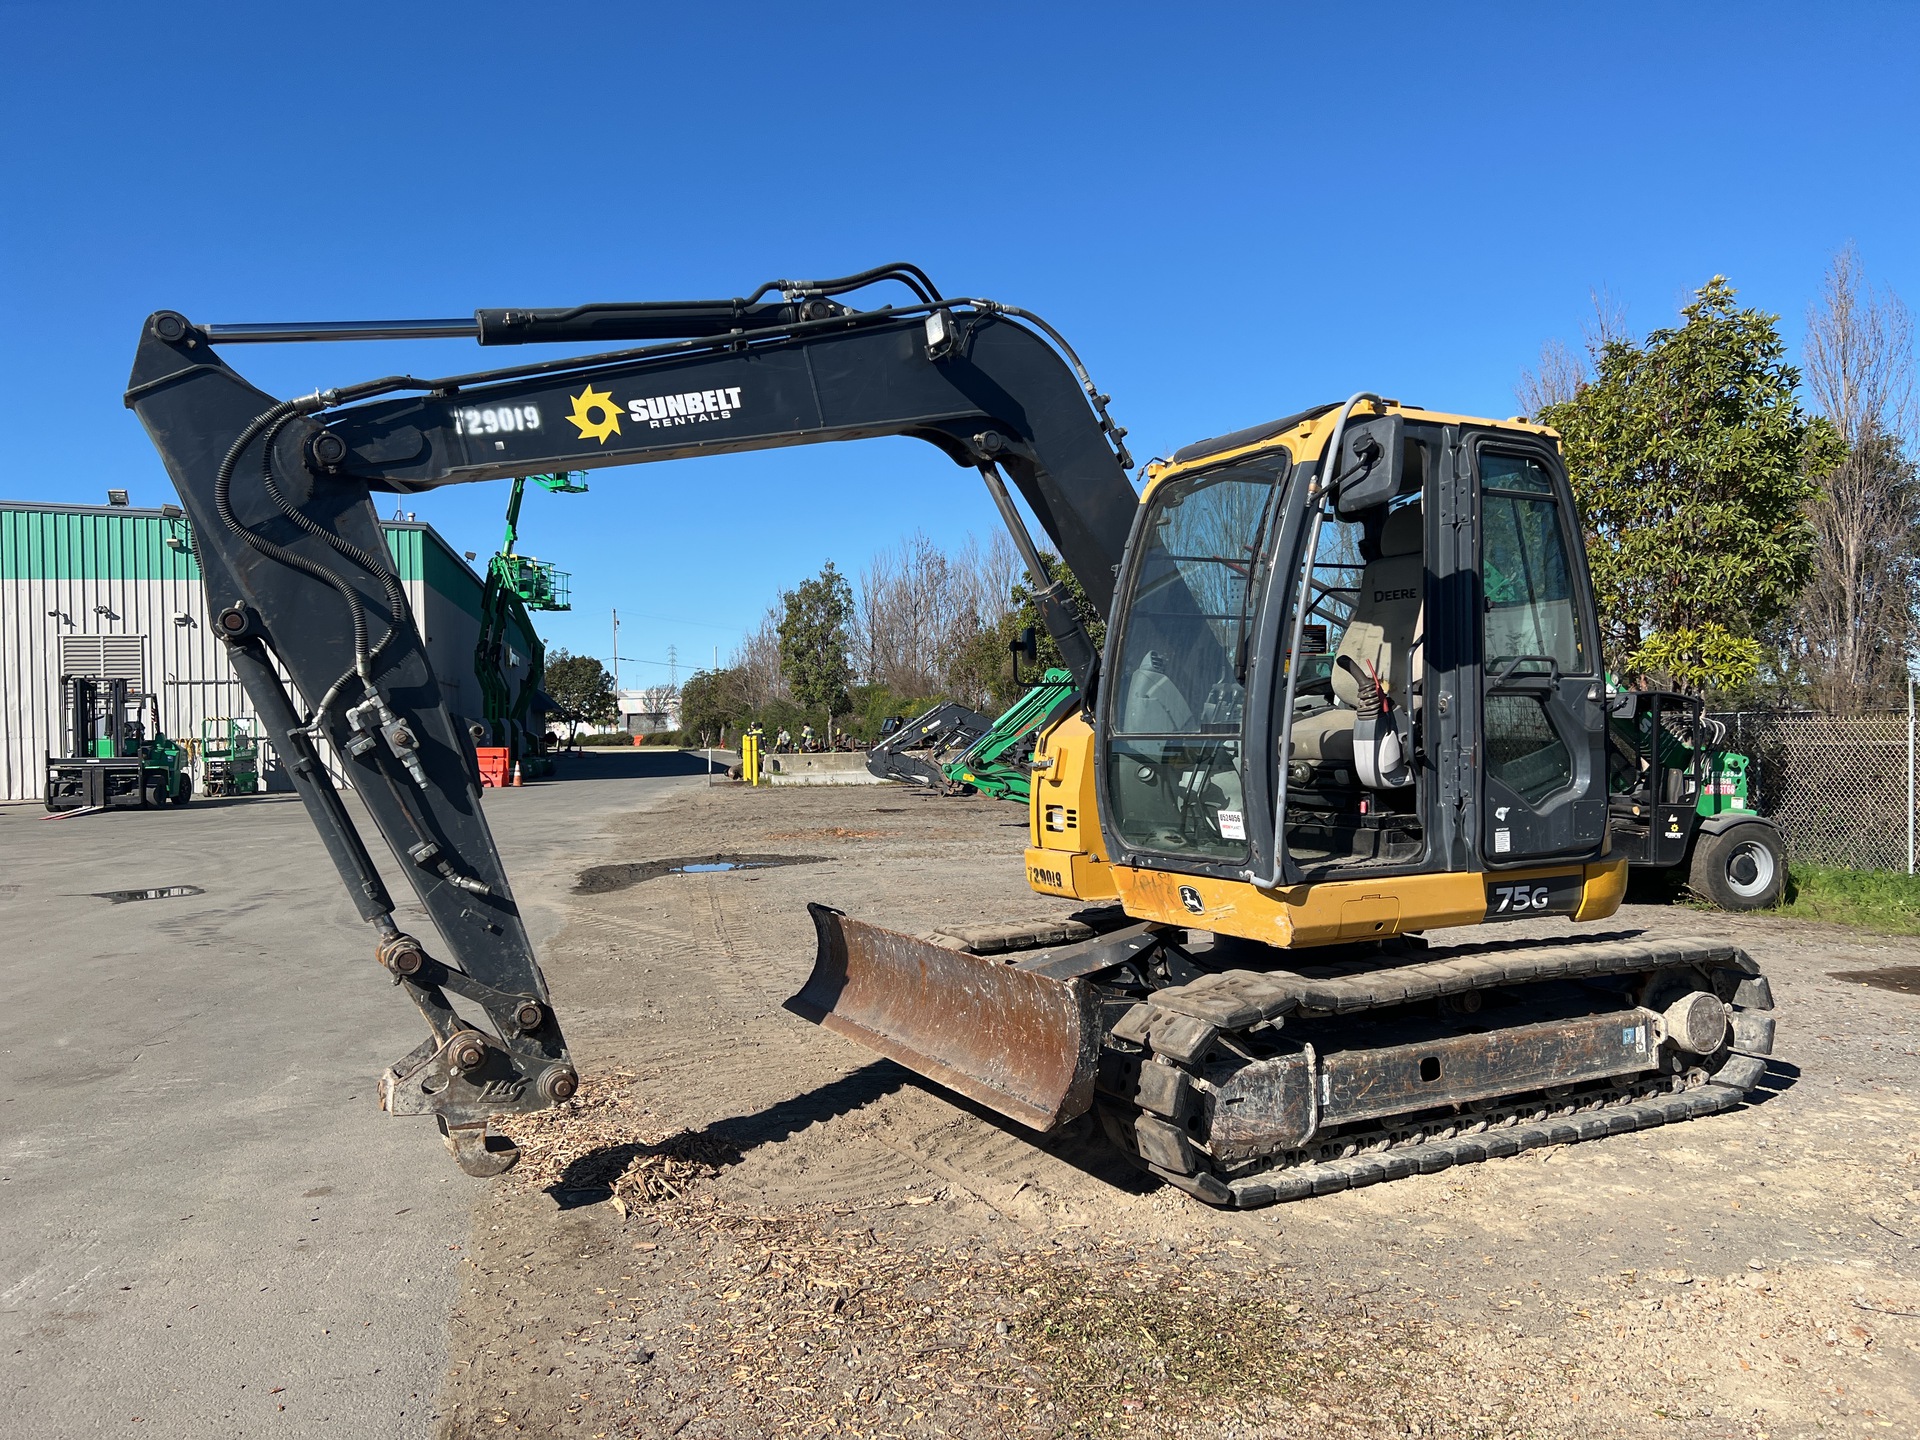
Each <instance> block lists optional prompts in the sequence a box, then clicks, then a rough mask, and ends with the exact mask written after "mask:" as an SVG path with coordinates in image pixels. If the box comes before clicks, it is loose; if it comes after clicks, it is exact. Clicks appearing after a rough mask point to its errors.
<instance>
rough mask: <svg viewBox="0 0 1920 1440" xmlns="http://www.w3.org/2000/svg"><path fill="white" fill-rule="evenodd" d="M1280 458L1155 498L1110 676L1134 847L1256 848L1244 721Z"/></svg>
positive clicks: (1120, 792) (1122, 826) (1121, 796)
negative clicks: (1249, 828)
mask: <svg viewBox="0 0 1920 1440" xmlns="http://www.w3.org/2000/svg"><path fill="white" fill-rule="evenodd" d="M1277 505H1278V485H1277V476H1276V471H1275V468H1274V467H1273V466H1272V465H1271V464H1261V465H1248V466H1235V467H1230V468H1227V469H1224V470H1216V471H1211V472H1208V473H1206V474H1204V475H1196V476H1192V477H1189V478H1184V479H1180V480H1174V481H1170V482H1168V483H1167V484H1166V485H1163V486H1162V487H1161V488H1160V489H1159V490H1158V491H1156V492H1155V493H1154V496H1153V498H1152V499H1151V500H1150V501H1149V502H1148V513H1147V516H1146V518H1145V520H1144V522H1143V524H1142V528H1141V531H1140V534H1141V536H1142V540H1141V542H1140V548H1139V551H1138V555H1137V558H1136V561H1135V564H1134V568H1133V576H1132V589H1131V593H1130V595H1129V596H1128V599H1127V602H1126V605H1125V607H1124V609H1123V611H1122V613H1124V614H1125V616H1126V624H1125V629H1124V631H1123V632H1122V634H1121V637H1120V646H1119V654H1118V658H1117V661H1116V665H1115V668H1114V670H1113V672H1112V674H1111V675H1110V677H1109V680H1108V685H1109V690H1108V694H1109V697H1110V699H1109V702H1108V703H1109V706H1110V709H1109V721H1108V725H1109V731H1108V733H1109V744H1108V749H1107V764H1108V776H1107V779H1108V794H1109V798H1110V800H1111V802H1112V807H1113V811H1114V819H1115V821H1116V822H1117V824H1118V828H1119V830H1120V833H1121V835H1122V836H1123V837H1124V838H1125V840H1126V841H1127V843H1128V844H1130V845H1134V846H1138V847H1140V848H1141V849H1149V850H1161V851H1172V852H1175V853H1181V852H1185V853H1197V854H1202V855H1206V856H1210V857H1216V858H1220V859H1237V858H1240V857H1242V856H1244V855H1245V854H1246V853H1247V841H1246V816H1245V804H1244V784H1243V777H1244V770H1243V766H1242V747H1241V741H1240V725H1241V718H1242V712H1243V710H1244V708H1245V684H1246V673H1245V671H1246V664H1247V647H1248V645H1249V643H1250V640H1249V637H1250V634H1251V629H1252V626H1253V622H1254V615H1253V613H1252V610H1253V607H1254V606H1256V605H1257V604H1258V600H1259V589H1260V574H1261V570H1262V564H1263V559H1262V557H1263V555H1264V553H1265V550H1266V535H1267V529H1268V527H1269V525H1270V524H1271V522H1272V517H1273V514H1274V511H1275V509H1276V507H1277Z"/></svg>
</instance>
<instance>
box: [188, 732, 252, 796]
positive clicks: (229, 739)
mask: <svg viewBox="0 0 1920 1440" xmlns="http://www.w3.org/2000/svg"><path fill="white" fill-rule="evenodd" d="M199 760H200V790H201V793H203V794H206V795H251V794H253V793H254V792H255V791H257V790H258V789H259V788H260V741H259V738H258V737H257V736H256V735H255V734H254V733H253V721H252V720H251V719H248V718H246V717H241V718H239V719H235V718H234V717H232V716H229V715H209V716H208V717H207V718H206V719H204V720H202V721H201V722H200V755H199Z"/></svg>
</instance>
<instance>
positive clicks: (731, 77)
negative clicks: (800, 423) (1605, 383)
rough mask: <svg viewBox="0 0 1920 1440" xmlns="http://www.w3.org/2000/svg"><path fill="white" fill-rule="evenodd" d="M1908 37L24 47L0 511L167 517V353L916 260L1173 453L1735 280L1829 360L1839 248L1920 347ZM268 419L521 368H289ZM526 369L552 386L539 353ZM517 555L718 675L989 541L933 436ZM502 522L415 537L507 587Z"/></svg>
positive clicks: (657, 664) (721, 12) (436, 504)
mask: <svg viewBox="0 0 1920 1440" xmlns="http://www.w3.org/2000/svg"><path fill="white" fill-rule="evenodd" d="M1916 42H1920V7H1916V6H1911V5H1900V6H1894V5H1883V6H1874V5H1845V6H1840V5H1835V6H1824V7H1813V6H1805V5H1802V6H1797V7H1788V6H1771V5H1754V4H1746V5H1737V6H1735V5H1726V6H1713V5H1675V4H1672V3H1667V4H1662V5H1657V6H1636V5H1626V4H1615V5H1604V6H1602V5H1593V6H1543V5H1537V4H1535V5H1528V6H1512V7H1500V6H1444V7H1443V6H1431V5H1424V6H1409V7H1404V8H1402V7H1395V6H1392V5H1372V6H1367V7H1364V8H1361V7H1346V6H1315V7H1311V8H1308V7H1292V6H1284V5H1265V6H1246V7H1237V6H1209V7H1202V6H1180V7H1175V6H1152V7H1148V6H1130V5H1124V4H1117V5H1116V4H1107V5H1097V6H1096V5H1034V4H1027V5H1006V6H1001V5H981V4H973V5H967V6H935V5H928V6H899V5H888V6H879V5H876V6H849V5H825V6H813V7H791V6H763V5H755V4H750V3H735V4H729V5H725V6H704V5H701V6H696V5H675V6H638V5H619V4H609V5H598V6H585V5H569V6H565V7H561V6H545V5H527V6H520V7H509V6H502V5H486V4H467V5H459V6H455V5H392V4H389V5H385V6H368V5H356V4H351V3H348V4H339V5H333V6H328V7H323V8H321V9H318V10H316V9H313V8H312V7H305V6H274V5H249V6H239V5H233V6H213V5H172V6H134V5H115V4H107V5H95V6H87V7H80V6H66V5H55V4H45V5H25V6H21V5H6V4H0V46H4V52H5V54H6V55H7V57H8V64H7V82H6V85H5V86H4V87H0V127H3V128H0V136H3V137H4V146H0V195H4V196H5V203H4V205H0V304H3V305H4V313H5V316H6V318H7V321H8V334H9V338H10V343H8V344H6V345H5V346H4V347H3V348H0V382H3V383H4V390H5V394H6V395H7V402H6V406H5V413H6V414H7V416H8V424H7V436H8V440H7V443H6V445H5V447H4V449H0V494H3V495H5V496H7V497H9V498H26V499H40V500H73V501H84V502H89V503H97V502H99V501H100V500H102V499H104V496H105V491H106V489H107V487H108V486H109V485H113V486H125V487H127V488H128V489H130V490H131V491H132V492H133V497H134V500H135V502H136V503H145V504H158V503H160V502H161V501H162V500H164V499H167V498H169V487H168V483H167V480H166V477H165V475H164V472H163V471H162V470H161V468H160V465H159V462H158V460H157V458H156V457H155V456H154V454H153V452H152V450H151V449H150V447H149V446H148V444H147V442H146V439H145V437H144V435H143V434H142V433H141V431H140V428H139V426H138V424H137V423H136V422H135V421H134V419H133V418H132V416H131V415H130V414H129V413H128V412H127V411H125V410H124V409H123V408H122V407H121V403H120V392H121V389H122V388H123V386H124V384H125V380H126V374H127V368H128V364H129V362H130V360H131V358H132V353H133V347H134V341H135V338H136V335H137V331H138V327H139V324H140V322H141V320H142V319H143V318H144V317H145V316H146V315H147V314H148V313H149V312H150V311H152V310H155V309H158V308H161V307H168V308H174V309H179V310H182V311H184V312H185V313H186V314H188V315H189V316H191V317H193V318H194V319H196V320H201V321H240V320H292V319H327V318H334V319H359V318H369V317H407V316H437V315H443V314H463V313H467V312H470V311H471V310H473V309H474V308H475V307H476V306H482V305H485V306H505V305H564V304H573V303H578V302H582V301H587V300H608V299H612V300H623V299H633V300H640V299H670V298H686V297H704V296H711V295H733V294H744V293H747V292H748V291H750V290H752V289H753V288H754V287H755V286H757V285H758V284H760V283H761V282H762V281H764V280H768V279H772V278H774V277H778V276H787V277H791V276H817V275H832V274H843V273H846V272H848V271H851V270H856V269H860V268H864V267H866V266H869V265H873V264H877V263H880V262H883V261H890V260H912V261H914V262H916V263H918V264H920V265H921V266H923V267H924V268H926V269H927V270H928V271H929V272H930V273H931V274H932V275H933V277H934V278H935V280H936V281H937V282H938V283H939V284H940V285H941V286H942V287H943V288H944V289H945V290H947V291H948V292H949V293H963V294H984V295H990V296H993V297H996V298H999V299H1003V300H1006V301H1008V302H1011V303H1014V304H1018V305H1021V306H1024V307H1026V308H1028V309H1032V310H1034V311H1037V312H1038V313H1040V314H1042V315H1044V316H1046V317H1047V318H1048V319H1049V320H1050V321H1052V322H1053V323H1054V324H1055V325H1056V326H1058V327H1059V328H1060V329H1061V330H1063V331H1064V332H1065V333H1066V334H1067V335H1068V337H1069V338H1070V339H1071V340H1072V341H1073V342H1074V344H1075V346H1076V347H1077V348H1078V349H1079V351H1080V353H1081V354H1082V356H1083V357H1084V358H1085V359H1086V361H1087V363H1088V365H1089V366H1090V367H1091V369H1092V370H1093V373H1094V375H1095V378H1096V379H1097V380H1098V382H1099V383H1100V385H1101V386H1102V387H1103V388H1104V389H1106V390H1108V391H1110V392H1111V393H1112V395H1113V397H1114V405H1113V408H1114V412H1115V414H1116V417H1117V418H1118V419H1119V421H1120V423H1121V424H1123V425H1126V426H1128V427H1129V428H1130V430H1131V432H1132V434H1131V438H1130V442H1129V443H1130V444H1132V445H1133V447H1134V449H1135V453H1136V455H1137V456H1139V457H1140V458H1145V457H1147V456H1149V455H1153V454H1165V453H1168V452H1170V451H1171V450H1173V449H1174V448H1176V447H1178V446H1179V445H1181V444H1184V443H1185V442H1187V441H1189V440H1192V439H1195V438H1198V437H1201V436H1205V435H1211V434H1216V433H1219V432H1221V431H1224V430H1229V429H1234V428H1238V427H1240V426H1243V425H1247V424H1251V423H1254V422H1256V421H1258V420H1261V419H1265V418H1269V417H1272V416H1275V415H1279V414H1283V413H1286V412H1288V411H1291V410H1294V409H1298V408H1300V407H1301V406H1303V405H1306V404H1310V403H1313V402H1316V401H1320V400H1325V399H1329V398H1337V397H1339V396H1343V395H1345V394H1347V393H1349V392H1351V391H1353V390H1356V389H1360V388H1368V389H1375V390H1378V391H1380V392H1382V393H1385V394H1390V395H1397V396H1399V397H1401V398H1403V399H1406V400H1409V401H1416V402H1419V403H1422V404H1427V405H1432V406H1436V407H1440V408H1447V409H1454V410H1463V411H1468V412H1481V413H1491V414H1498V415H1505V414H1510V413H1512V411H1513V409H1514V400H1513V393H1512V392H1513V385H1514V381H1515V379H1516V376H1517V374H1518V372H1519V370H1520V369H1521V367H1522V366H1524V365H1527V364H1529V363H1530V362H1531V361H1532V360H1533V358H1534V357H1535V356H1536V355H1537V353H1538V351H1539V348H1540V345H1541V342H1542V341H1543V340H1545V339H1546V338H1548V337H1551V336H1559V337H1563V338H1565V339H1567V340H1570V341H1576V342H1577V340H1578V336H1579V328H1580V324H1581V322H1582V320H1583V319H1584V318H1585V317H1586V315H1587V314H1588V310H1589V306H1588V295H1589V292H1590V291H1591V290H1592V289H1594V288H1596V287H1605V288H1606V289H1607V290H1608V291H1609V292H1610V293H1611V295H1612V296H1613V297H1614V298H1615V300H1616V301H1617V302H1618V303H1619V304H1620V305H1621V306H1622V307H1624V309H1625V312H1626V318H1627V322H1628V324H1629V326H1630V327H1631V328H1633V329H1634V330H1635V331H1636V332H1643V331H1645V330H1646V329H1648V328H1650V327H1652V326H1656V325H1660V324H1664V323H1667V322H1668V321H1669V320H1670V319H1671V318H1672V316H1673V314H1674V312H1675V309H1676V308H1677V306H1678V305H1679V304H1681V303H1683V302H1684V300H1685V298H1686V296H1687V294H1688V292H1689V291H1690V290H1691V289H1693V288H1694V287H1695V286H1697V285H1699V284H1700V283H1702V282H1703V281H1704V280H1706V279H1707V278H1708V277H1709V276H1711V275H1713V274H1715V273H1716V272H1718V273H1725V274H1727V275H1728V276H1730V277H1731V278H1732V279H1733V281H1734V283H1735V284H1736V285H1737V286H1738V287H1739V288H1740V290H1741V292H1742V294H1743V295H1744V296H1745V298H1746V299H1747V300H1748V301H1749V302H1750V303H1754V304H1758V305H1761V306H1763V307H1765V308H1767V309H1769V310H1773V311H1777V312H1779V313H1781V314H1782V316H1783V328H1784V331H1785V333H1786V334H1787V336H1788V337H1789V339H1790V341H1791V342H1792V343H1793V344H1794V345H1795V346H1796V348H1797V345H1798V341H1799V336H1800V332H1801V329H1802V326H1803V320H1804V315H1805V311H1806V307H1807V305H1808V303H1809V302H1810V301H1811V300H1812V299H1813V298H1814V296H1815V295H1816V293H1817V290H1818V287H1819V284H1820V279H1821V275H1822V272H1823V270H1824V268H1825V266H1826V263H1827V261H1828V259H1829V257H1830V256H1831V255H1832V253H1833V252H1834V251H1835V250H1836V249H1837V248H1839V247H1840V246H1842V245H1844V244H1845V243H1847V242H1848V241H1853V242H1854V243H1856V244H1857V245H1858V246H1859V249H1860V252H1861V256H1862V259H1863V261H1864V262H1865V265H1866V267H1867V271H1868V274H1869V275H1870V277H1872V278H1873V279H1874V280H1875V281H1876V282H1878V283H1880V284H1884V285H1891V286H1892V287H1893V288H1894V289H1896V290H1898V291H1900V292H1901V293H1903V294H1904V295H1905V296H1906V298H1907V299H1908V300H1909V301H1910V302H1914V303H1920V245H1917V244H1916V241H1917V240H1920V199H1916V196H1920V188H1917V187H1916V185H1915V179H1914V177H1915V174H1916V170H1917V169H1920V165H1917V162H1920V155H1917V154H1916V151H1917V150H1920V84H1917V83H1916V81H1915V76H1914V69H1913V66H1914V58H1915V56H1916V55H1917V54H1920V43H1916ZM227 353H228V358H229V359H230V360H231V361H233V362H234V363H235V364H236V366H237V368H239V369H240V370H241V371H242V373H244V374H246V375H247V376H248V377H249V378H250V379H252V380H253V381H254V382H255V383H257V384H259V385H261V386H262V387H263V388H265V389H268V390H270V391H274V392H276V393H280V394H291V393H294V392H296V391H306V390H310V389H312V388H314V387H315V386H316V385H326V384H335V383H342V382H347V381H351V380H355V379H360V378H364V377H366V376H370V375H378V374H385V373H388V372H389V371H393V370H399V369H410V370H413V371H414V372H415V373H433V372H435V371H439V372H440V373H446V372H448V371H452V370H457V369H467V368H473V367H475V366H477V365H481V364H484V363H487V362H488V360H489V359H490V358H491V357H492V356H494V355H499V354H502V353H503V352H484V353H483V352H479V351H478V350H476V349H475V348H474V347H472V346H470V345H466V344H456V343H453V342H440V343H436V344H432V345H416V346H410V347H404V348H402V347H390V346H376V345H329V346H277V347H248V348H246V349H235V350H230V351H229V352H227ZM509 358H517V357H509ZM592 487H593V488H592V492H591V493H590V494H587V495H580V496H550V495H546V494H544V493H537V494H535V495H533V496H531V497H530V498H529V500H528V503H527V507H526V512H525V514H524V516H523V526H522V528H523V533H524V536H525V539H524V542H523V545H522V548H523V550H526V551H529V552H531V553H535V554H538V555H540V556H542V557H544V558H547V559H551V560H553V561H555V562H557V563H559V564H560V565H562V566H563V567H564V568H566V569H568V570H570V571H571V572H572V573H573V577H574V579H573V584H574V597H575V608H574V610H573V611H572V612H571V613H570V614H562V615H553V616H549V617H547V623H546V624H545V625H544V626H543V629H544V630H545V631H546V633H547V634H548V635H549V637H550V639H551V640H552V641H555V642H557V643H559V644H563V645H566V646H568V647H570V648H573V649H576V650H583V651H586V652H588V653H592V654H597V655H601V656H603V657H605V656H607V655H608V654H609V653H610V649H611V640H610V635H609V623H608V612H609V610H610V609H611V608H612V607H614V606H618V607H619V608H620V611H621V616H622V635H621V651H622V654H623V655H626V656H629V657H632V659H631V660H630V661H629V663H628V664H627V665H626V666H624V667H623V678H629V683H632V682H633V681H634V680H644V681H653V680H657V679H660V678H664V676H665V674H666V670H665V666H664V661H665V660H666V656H667V647H668V646H669V645H673V646H676V647H677V649H678V653H679V656H680V658H681V662H682V674H683V676H684V674H685V673H686V671H687V670H688V669H690V668H691V667H692V666H693V665H694V664H698V663H705V662H708V661H710V660H711V658H712V655H713V650H714V647H715V646H716V645H717V646H718V647H719V649H720V653H721V655H722V657H723V658H724V656H725V654H726V652H727V651H728V649H730V648H731V646H732V645H733V643H734V642H735V641H736V640H737V639H738V638H739V635H740V633H741V631H742V629H743V628H744V627H748V626H750V625H751V624H752V623H753V622H754V621H755V620H756V619H757V617H758V616H759V615H760V613H761V612H762V611H763V610H764V609H765V607H766V605H767V603H768V602H769V601H770V600H771V599H772V598H773V597H774V595H775V594H776V593H777V591H778V590H780V589H781V588H782V587H783V586H787V585H790V584H792V583H793V582H794V581H795V580H797V579H799V578H801V577H802V576H804V575H806V574H809V573H811V572H812V571H814V570H815V569H817V568H818V566H819V565H820V563H821V562H822V561H823V560H824V559H827V558H828V557H831V558H833V559H834V560H835V561H837V562H838V563H839V564H840V566H841V568H842V569H844V570H849V571H853V572H857V571H858V570H859V569H860V568H861V567H862V566H863V565H864V564H865V563H866V561H867V559H868V557H869V556H871V555H872V553H873V552H874V551H875V550H877V549H880V548H883V547H885V546H887V545H890V544H892V543H894V542H895V541H897V540H898V539H899V538H900V537H902V536H903V535H905V534H907V533H909V532H911V531H912V530H914V529H915V528H920V529H924V530H925V531H926V532H927V533H928V534H930V535H932V536H934V537H935V538H936V539H939V540H941V541H943V542H957V541H958V540H960V539H961V538H962V537H964V536H965V535H966V534H967V533H968V532H973V533H976V534H979V535H981V536H985V535H986V534H988V533H989V532H990V531H991V530H992V528H993V527H994V526H995V524H996V521H995V519H994V516H993V512H992V509H991V506H990V504H989V502H988V501H987V498H986V496H985V494H984V492H983V491H982V489H981V487H980V485H979V482H978V480H977V479H976V478H975V477H973V476H972V475H971V474H970V473H969V472H965V471H961V470H958V469H956V468H955V467H953V466H952V465H951V464H950V463H949V462H947V461H946V460H944V459H942V458H941V457H940V456H939V455H938V454H936V453H935V452H934V451H932V450H931V449H928V448H926V447H924V446H921V445H919V444H917V443H916V442H913V441H907V440H898V441H872V442H867V443H864V444H858V445H832V446H816V447H806V448H799V449H791V450H779V451H771V452H764V453H760V454H755V455H749V456H738V457H730V458H724V459H715V460H703V461H687V462H680V463H677V464H670V465H650V466H639V467H631V468H627V469H621V470H608V471H600V472H597V473H596V474H595V476H594V477H593V480H592ZM505 501H506V495H505V487H504V485H493V486H467V487H455V488H450V489H446V490H442V491H440V492H437V493H435V494H430V495H426V496H421V497H417V498H415V499H412V500H409V501H408V502H407V504H408V505H409V506H410V507H411V508H412V509H414V510H415V511H417V512H418V513H419V514H420V516H421V517H422V518H424V519H428V520H431V521H432V522H433V523H434V524H435V525H436V526H437V527H439V528H440V529H441V530H442V531H443V532H444V533H445V534H446V535H447V536H448V537H449V538H450V539H451V540H452V541H453V542H454V543H455V545H456V547H457V548H461V549H472V550H476V551H478V552H480V553H481V555H483V556H484V555H485V554H487V553H488V552H490V551H491V550H492V549H493V548H494V546H495V545H496V543H497V541H498V538H499V532H500V517H501V513H502V511H503V509H504V506H505Z"/></svg>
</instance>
